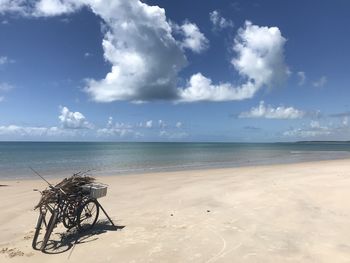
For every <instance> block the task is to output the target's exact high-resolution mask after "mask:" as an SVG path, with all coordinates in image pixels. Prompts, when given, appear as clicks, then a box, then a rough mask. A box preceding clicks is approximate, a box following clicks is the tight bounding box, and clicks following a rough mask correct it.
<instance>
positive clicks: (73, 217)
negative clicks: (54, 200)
mask: <svg viewBox="0 0 350 263" xmlns="http://www.w3.org/2000/svg"><path fill="white" fill-rule="evenodd" d="M76 210H77V209H76V204H72V203H70V204H68V205H67V206H66V207H65V209H64V212H63V219H62V223H63V225H64V226H65V228H67V229H71V228H73V227H75V226H76V224H77V211H76Z"/></svg>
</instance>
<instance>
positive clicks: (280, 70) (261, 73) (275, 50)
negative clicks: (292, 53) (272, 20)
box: [231, 21, 289, 87]
mask: <svg viewBox="0 0 350 263" xmlns="http://www.w3.org/2000/svg"><path fill="white" fill-rule="evenodd" d="M285 42H286V39H285V38H284V37H283V36H282V35H281V31H280V30H279V29H278V27H260V26H257V25H253V24H252V23H251V22H249V21H247V22H246V23H245V27H244V28H240V29H239V30H238V35H237V37H236V38H235V44H234V46H233V49H234V51H236V52H237V53H238V57H237V58H234V59H232V61H231V62H232V65H233V66H234V67H235V69H236V70H238V72H239V73H240V74H241V75H242V76H246V77H247V78H248V79H249V81H253V82H254V84H255V85H256V86H258V87H260V86H262V85H266V86H269V87H272V86H276V85H279V84H281V83H282V82H283V81H284V80H285V79H286V78H287V76H288V74H289V70H288V67H287V66H286V64H285V62H284V44H285Z"/></svg>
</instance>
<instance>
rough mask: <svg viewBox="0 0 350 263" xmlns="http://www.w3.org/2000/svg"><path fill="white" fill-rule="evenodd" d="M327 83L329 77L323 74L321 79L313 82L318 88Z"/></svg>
mask: <svg viewBox="0 0 350 263" xmlns="http://www.w3.org/2000/svg"><path fill="white" fill-rule="evenodd" d="M326 83H327V77H326V76H322V77H321V78H320V79H319V80H317V81H315V82H313V83H312V85H313V86H314V87H316V88H322V87H323V86H324V85H326Z"/></svg>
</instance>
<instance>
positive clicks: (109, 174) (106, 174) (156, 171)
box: [0, 157, 350, 184]
mask: <svg viewBox="0 0 350 263" xmlns="http://www.w3.org/2000/svg"><path fill="white" fill-rule="evenodd" d="M346 160H348V161H350V158H348V157H340V158H336V159H322V160H301V161H297V162H294V161H291V162H281V163H261V164H254V163H251V164H247V165H238V166H217V167H215V166H209V165H208V166H202V167H193V168H189V167H183V168H178V169H170V170H169V169H164V170H162V169H146V170H145V169H142V170H141V169H140V170H139V171H130V172H117V173H113V172H111V171H110V172H102V171H101V172H96V173H94V172H91V175H92V176H96V177H99V178H105V177H107V178H108V177H124V176H137V175H150V174H172V173H179V172H185V173H186V172H200V171H215V170H231V169H239V168H254V167H270V166H271V167H274V166H284V165H297V164H308V163H324V162H333V161H346ZM71 175H73V174H66V173H65V172H62V173H60V174H56V175H50V174H49V175H45V174H43V176H44V177H45V178H46V179H47V178H48V179H51V180H55V179H62V178H65V177H69V176H71ZM14 176H15V175H14ZM37 180H39V181H40V180H42V179H40V178H39V177H38V176H35V175H33V176H31V177H21V176H19V177H17V178H2V177H1V176H0V184H3V183H2V182H13V181H37Z"/></svg>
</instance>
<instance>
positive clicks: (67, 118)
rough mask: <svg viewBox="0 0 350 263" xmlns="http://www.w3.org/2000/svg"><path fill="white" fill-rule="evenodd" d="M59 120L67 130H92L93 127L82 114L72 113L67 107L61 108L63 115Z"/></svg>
mask: <svg viewBox="0 0 350 263" xmlns="http://www.w3.org/2000/svg"><path fill="white" fill-rule="evenodd" d="M58 119H59V120H60V122H61V124H62V126H63V127H64V128H66V129H91V128H92V127H93V125H92V124H91V123H89V122H88V121H87V120H86V118H85V116H84V115H83V114H82V113H80V112H78V111H76V112H72V111H70V110H69V109H68V108H67V107H62V108H61V115H59V116H58Z"/></svg>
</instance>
